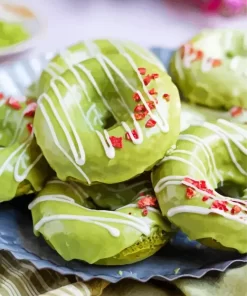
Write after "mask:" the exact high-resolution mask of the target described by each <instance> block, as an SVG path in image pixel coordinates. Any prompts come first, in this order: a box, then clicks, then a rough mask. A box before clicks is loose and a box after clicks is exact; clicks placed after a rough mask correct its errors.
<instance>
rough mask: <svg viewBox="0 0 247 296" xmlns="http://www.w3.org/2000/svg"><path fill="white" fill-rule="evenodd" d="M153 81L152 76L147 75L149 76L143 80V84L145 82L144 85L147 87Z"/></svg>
mask: <svg viewBox="0 0 247 296" xmlns="http://www.w3.org/2000/svg"><path fill="white" fill-rule="evenodd" d="M151 80H152V76H150V75H147V76H146V77H145V78H144V79H143V82H144V84H145V85H146V86H147V85H149V83H150V81H151Z"/></svg>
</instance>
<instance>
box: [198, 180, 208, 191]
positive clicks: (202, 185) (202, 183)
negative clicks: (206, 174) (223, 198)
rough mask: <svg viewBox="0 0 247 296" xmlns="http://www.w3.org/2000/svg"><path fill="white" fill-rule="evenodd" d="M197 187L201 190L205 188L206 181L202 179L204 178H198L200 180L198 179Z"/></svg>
mask: <svg viewBox="0 0 247 296" xmlns="http://www.w3.org/2000/svg"><path fill="white" fill-rule="evenodd" d="M198 188H199V189H201V190H205V189H207V184H206V181H204V180H200V181H199V184H198Z"/></svg>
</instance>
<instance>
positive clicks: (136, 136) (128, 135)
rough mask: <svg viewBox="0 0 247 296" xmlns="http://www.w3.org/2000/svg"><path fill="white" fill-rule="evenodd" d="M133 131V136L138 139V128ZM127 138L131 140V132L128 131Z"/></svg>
mask: <svg viewBox="0 0 247 296" xmlns="http://www.w3.org/2000/svg"><path fill="white" fill-rule="evenodd" d="M131 133H132V135H133V137H134V138H135V139H138V138H139V136H138V133H137V131H136V130H134V129H133V130H132V131H131ZM125 138H126V140H128V141H131V137H130V134H129V133H126V134H125Z"/></svg>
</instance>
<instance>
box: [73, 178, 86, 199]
mask: <svg viewBox="0 0 247 296" xmlns="http://www.w3.org/2000/svg"><path fill="white" fill-rule="evenodd" d="M69 184H70V185H71V186H72V187H73V188H74V190H76V191H77V192H78V194H79V195H80V196H81V199H82V196H83V197H84V198H88V197H89V195H88V194H87V193H86V192H85V191H84V190H83V188H82V186H80V185H79V184H77V183H76V182H74V181H69Z"/></svg>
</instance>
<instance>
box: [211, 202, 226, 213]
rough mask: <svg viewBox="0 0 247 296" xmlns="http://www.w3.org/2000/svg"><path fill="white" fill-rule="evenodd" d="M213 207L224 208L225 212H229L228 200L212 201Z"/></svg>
mask: <svg viewBox="0 0 247 296" xmlns="http://www.w3.org/2000/svg"><path fill="white" fill-rule="evenodd" d="M211 209H218V210H222V211H224V212H228V208H227V202H226V201H220V200H215V201H214V202H213V203H212V206H211Z"/></svg>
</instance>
